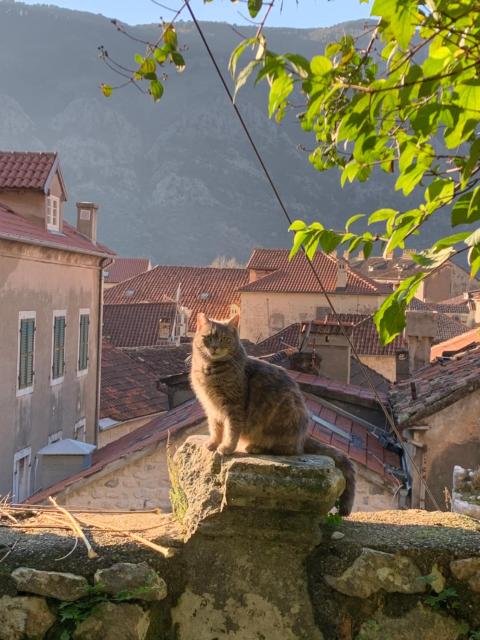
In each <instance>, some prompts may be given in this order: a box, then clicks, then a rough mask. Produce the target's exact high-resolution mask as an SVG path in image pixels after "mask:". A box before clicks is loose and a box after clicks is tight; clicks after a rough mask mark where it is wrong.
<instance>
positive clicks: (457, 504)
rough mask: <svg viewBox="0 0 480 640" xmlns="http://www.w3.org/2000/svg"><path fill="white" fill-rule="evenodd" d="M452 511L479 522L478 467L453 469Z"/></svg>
mask: <svg viewBox="0 0 480 640" xmlns="http://www.w3.org/2000/svg"><path fill="white" fill-rule="evenodd" d="M452 511H455V512H456V513H463V514H465V515H467V516H471V517H472V518H477V519H478V520H480V467H477V468H476V469H464V468H463V467H460V466H458V465H456V466H455V467H454V469H453V489H452Z"/></svg>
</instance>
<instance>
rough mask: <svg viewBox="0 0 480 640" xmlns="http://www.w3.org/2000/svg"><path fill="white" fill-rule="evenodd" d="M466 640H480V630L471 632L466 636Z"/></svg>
mask: <svg viewBox="0 0 480 640" xmlns="http://www.w3.org/2000/svg"><path fill="white" fill-rule="evenodd" d="M468 640H480V629H477V630H471V631H470V633H469V636H468Z"/></svg>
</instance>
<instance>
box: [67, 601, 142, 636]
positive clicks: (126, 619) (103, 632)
mask: <svg viewBox="0 0 480 640" xmlns="http://www.w3.org/2000/svg"><path fill="white" fill-rule="evenodd" d="M149 626H150V614H149V612H148V611H144V610H143V609H142V608H141V607H139V606H138V605H136V604H113V603H111V602H103V603H101V604H99V605H97V606H96V607H95V608H94V609H93V611H92V613H91V615H90V616H89V617H88V618H87V619H86V620H84V621H83V622H81V623H80V624H79V625H78V627H77V628H76V629H75V631H74V634H73V639H74V640H94V639H95V640H97V639H98V640H120V639H121V640H144V639H145V637H146V635H147V633H148V628H149Z"/></svg>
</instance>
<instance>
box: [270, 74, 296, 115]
mask: <svg viewBox="0 0 480 640" xmlns="http://www.w3.org/2000/svg"><path fill="white" fill-rule="evenodd" d="M292 91H293V80H292V78H291V77H290V76H288V75H286V74H285V75H282V76H280V77H279V78H276V80H274V81H273V83H272V86H271V88H270V95H269V98H268V115H269V117H270V118H271V117H272V116H273V114H274V113H275V111H276V110H277V109H278V108H279V107H280V106H281V105H282V104H283V103H284V102H285V100H286V99H287V98H288V96H289V95H290V94H291V93H292Z"/></svg>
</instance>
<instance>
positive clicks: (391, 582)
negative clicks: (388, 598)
mask: <svg viewBox="0 0 480 640" xmlns="http://www.w3.org/2000/svg"><path fill="white" fill-rule="evenodd" d="M421 576H422V574H421V572H420V570H419V568H418V567H417V565H416V564H415V563H414V562H413V561H412V560H411V559H410V558H407V557H406V556H401V555H398V554H392V553H384V552H383V551H376V550H374V549H367V548H365V549H362V552H361V554H360V555H359V556H358V558H356V560H355V561H354V563H353V564H352V565H351V566H350V567H348V569H346V570H345V571H344V572H343V573H342V574H341V575H340V576H329V575H326V576H325V581H326V583H327V584H328V585H330V586H331V587H332V588H333V589H335V590H336V591H339V592H340V593H343V594H345V595H347V596H354V597H356V598H368V597H370V596H371V595H372V594H373V593H376V592H377V591H380V589H383V590H384V591H388V592H389V593H422V592H423V591H425V588H426V585H425V582H424V581H422V580H421V579H420V578H421Z"/></svg>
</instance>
